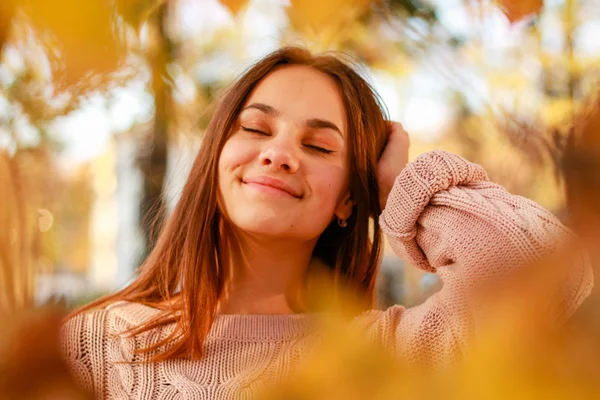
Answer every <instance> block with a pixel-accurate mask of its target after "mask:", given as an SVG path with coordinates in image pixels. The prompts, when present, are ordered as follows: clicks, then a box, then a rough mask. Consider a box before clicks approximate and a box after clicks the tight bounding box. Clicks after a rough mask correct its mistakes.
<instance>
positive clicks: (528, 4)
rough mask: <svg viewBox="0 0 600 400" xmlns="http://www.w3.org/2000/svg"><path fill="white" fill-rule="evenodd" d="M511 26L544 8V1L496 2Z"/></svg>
mask: <svg viewBox="0 0 600 400" xmlns="http://www.w3.org/2000/svg"><path fill="white" fill-rule="evenodd" d="M495 2H496V4H498V5H499V6H500V8H501V9H502V11H504V14H506V16H507V17H508V20H509V21H510V23H511V24H513V23H515V22H518V21H520V20H522V19H523V18H525V17H527V16H529V15H531V14H538V13H539V12H540V11H541V10H542V8H543V7H544V0H496V1H495Z"/></svg>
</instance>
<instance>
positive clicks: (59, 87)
mask: <svg viewBox="0 0 600 400" xmlns="http://www.w3.org/2000/svg"><path fill="white" fill-rule="evenodd" d="M283 44H296V45H301V46H305V47H307V48H309V49H311V50H313V51H315V52H321V51H341V52H343V53H346V54H348V55H349V56H351V57H352V58H353V59H354V60H355V61H356V62H357V63H359V64H360V66H361V70H362V72H363V73H364V74H365V75H366V76H368V79H369V80H370V82H372V84H373V86H374V87H375V88H376V90H377V91H378V93H379V94H380V95H381V97H382V99H383V101H384V103H385V104H386V106H387V108H388V110H389V113H390V116H391V117H392V119H394V120H397V121H400V122H402V124H403V125H404V127H405V128H406V130H407V131H408V132H409V133H410V136H411V142H412V145H411V146H412V147H411V158H414V157H415V156H416V155H418V154H420V153H422V152H424V151H427V150H430V149H433V148H443V149H446V150H449V151H453V152H455V153H457V154H460V155H463V156H464V157H466V158H467V159H469V160H471V161H473V162H476V163H479V164H481V165H483V166H484V168H485V169H486V170H487V171H488V173H489V175H490V176H491V178H492V180H494V181H496V182H498V183H500V184H502V185H503V186H505V187H506V188H507V189H508V190H509V191H511V192H512V193H515V194H520V195H523V196H526V197H529V198H531V199H533V200H535V201H537V202H539V203H540V204H542V205H543V206H544V207H546V208H548V209H550V210H551V211H552V212H554V213H556V214H557V215H558V216H559V217H560V218H561V219H563V220H565V221H566V220H568V217H569V212H568V209H567V207H566V201H565V195H564V192H565V191H564V185H563V181H562V179H561V171H560V167H559V164H560V163H559V162H558V159H559V158H560V149H561V144H563V143H564V142H565V140H566V137H567V134H568V132H569V126H570V125H571V124H572V121H573V118H574V116H575V115H578V114H580V113H582V112H584V111H585V110H583V109H585V107H586V104H589V103H590V101H589V99H590V98H593V97H594V95H595V93H596V92H597V90H598V87H599V86H598V85H599V82H600V2H598V1H597V0H545V1H542V0H514V1H509V0H497V1H490V0H372V1H371V0H320V1H317V0H112V1H109V0H86V1H83V2H82V1H78V0H54V1H52V2H50V1H45V0H2V1H1V4H0V48H1V53H0V218H1V219H0V266H1V267H2V268H0V308H8V309H14V308H18V307H21V306H28V305H33V304H41V303H44V302H47V301H50V300H52V301H53V300H55V299H62V300H64V301H66V302H67V304H69V305H70V306H73V305H77V304H82V303H84V302H87V301H89V300H91V299H94V298H96V297H97V296H99V295H101V294H104V293H107V292H110V291H114V290H115V289H117V288H120V287H123V285H125V284H126V283H127V282H128V281H129V280H130V279H131V278H132V277H133V276H134V275H135V270H136V267H137V266H138V265H139V264H140V262H141V260H143V258H144V256H145V255H146V254H147V252H148V249H149V247H150V246H151V243H152V237H153V233H152V230H151V227H150V226H149V224H148V223H147V221H149V220H150V219H151V218H152V217H153V216H155V214H156V213H157V212H158V213H162V214H163V215H167V214H168V212H169V210H170V209H172V207H173V205H174V204H175V202H176V201H177V198H178V194H179V192H180V190H181V188H182V185H183V183H184V181H185V179H186V176H187V172H188V170H189V168H190V166H191V163H192V160H193V158H194V156H195V154H196V151H197V150H198V148H199V146H200V144H201V142H202V134H203V130H204V128H205V127H206V125H207V122H208V120H209V119H210V116H211V104H212V102H213V100H214V99H215V97H216V96H218V94H219V93H220V91H221V90H222V89H223V88H225V87H226V86H227V85H228V84H229V83H230V82H231V81H232V80H233V79H235V77H236V76H238V75H239V74H240V73H241V72H242V71H244V70H245V69H246V68H247V67H248V66H250V65H251V64H252V63H253V62H254V61H256V60H258V59H259V58H261V57H262V56H264V55H266V54H267V53H269V52H271V51H272V50H275V49H277V48H278V47H279V46H281V45H283ZM190 218H193V216H190ZM438 286H439V283H438V282H437V278H435V276H433V275H428V274H424V273H422V272H419V271H417V270H416V269H415V268H412V267H411V266H409V265H404V264H403V263H402V262H401V260H399V259H398V258H397V257H396V256H394V255H393V254H391V252H390V251H389V250H388V249H386V252H385V256H384V259H383V265H382V269H381V273H380V276H379V292H378V293H379V306H381V307H385V306H388V305H390V304H393V303H401V304H405V305H413V304H416V303H418V302H420V301H422V300H423V298H425V297H426V296H427V295H428V294H430V293H431V292H433V291H435V290H436V289H437V288H438Z"/></svg>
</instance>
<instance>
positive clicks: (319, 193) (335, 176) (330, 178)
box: [311, 166, 347, 207]
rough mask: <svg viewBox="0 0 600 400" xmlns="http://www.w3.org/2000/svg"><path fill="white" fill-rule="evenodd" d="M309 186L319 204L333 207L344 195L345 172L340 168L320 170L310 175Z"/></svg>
mask: <svg viewBox="0 0 600 400" xmlns="http://www.w3.org/2000/svg"><path fill="white" fill-rule="evenodd" d="M311 186H312V188H313V190H314V194H315V195H316V196H315V197H316V199H317V200H319V202H320V203H322V204H327V205H328V206H329V207H333V206H335V205H337V203H338V202H339V201H340V200H341V199H342V198H343V196H344V194H345V190H344V189H345V187H346V186H347V185H346V171H345V169H344V168H343V167H340V166H328V167H326V168H322V169H320V171H318V172H315V173H314V174H312V185H311Z"/></svg>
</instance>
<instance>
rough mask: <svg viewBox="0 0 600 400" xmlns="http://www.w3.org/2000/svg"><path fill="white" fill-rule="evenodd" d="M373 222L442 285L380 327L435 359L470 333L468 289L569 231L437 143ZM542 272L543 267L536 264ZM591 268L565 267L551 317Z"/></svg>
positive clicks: (565, 309) (574, 298) (411, 352)
mask: <svg viewBox="0 0 600 400" xmlns="http://www.w3.org/2000/svg"><path fill="white" fill-rule="evenodd" d="M380 225H381V227H382V230H383V231H384V233H385V234H386V236H387V237H388V239H389V241H390V245H391V247H392V249H393V250H394V251H395V253H396V254H398V255H399V256H400V257H401V258H403V259H404V260H405V261H407V262H409V263H410V264H412V265H414V266H416V267H418V268H421V269H423V270H425V271H429V272H434V273H436V274H437V275H438V276H439V277H440V279H441V280H442V282H443V287H442V289H441V290H440V291H439V292H438V293H436V294H434V295H433V296H431V297H430V298H429V299H427V300H426V301H425V302H424V303H423V304H421V305H419V306H416V307H413V308H410V309H407V310H404V309H403V308H401V307H398V306H395V307H392V308H390V309H388V310H387V311H386V312H384V316H383V318H382V322H383V324H384V325H385V327H387V328H385V327H381V326H380V327H379V329H381V330H383V331H385V330H386V329H389V330H391V332H390V331H389V330H388V332H387V333H384V332H382V334H385V335H387V336H388V338H389V339H391V340H393V341H395V343H396V346H399V347H400V349H399V350H400V353H401V354H404V355H405V356H407V357H408V358H409V359H412V358H419V359H424V360H427V361H429V362H431V363H435V364H437V363H439V362H443V361H444V360H447V359H448V358H453V356H456V355H457V354H460V353H461V352H462V350H463V349H464V348H465V347H464V346H465V345H466V344H467V342H468V341H469V338H470V337H471V335H472V334H473V332H474V328H475V326H474V318H473V317H474V313H473V311H474V310H473V309H472V307H471V306H470V305H469V301H468V294H469V293H470V291H471V290H472V289H474V288H476V287H478V285H481V284H482V283H483V282H489V281H490V280H495V278H499V277H501V276H505V275H507V274H508V273H510V272H511V271H512V270H514V269H515V268H517V267H518V266H519V265H523V264H524V263H528V262H534V261H536V260H538V259H539V258H540V257H543V256H544V255H546V254H549V252H550V251H552V250H553V249H555V248H556V244H557V243H558V242H559V241H560V240H563V239H566V238H568V237H569V236H570V235H572V234H571V233H570V231H568V229H567V228H565V227H564V226H563V225H562V224H561V223H560V222H559V221H558V220H557V219H556V218H555V217H554V216H553V215H552V214H551V213H550V212H548V211H547V210H545V209H543V208H542V207H541V206H539V205H538V204H536V203H535V202H533V201H531V200H528V199H526V198H523V197H520V196H516V195H511V194H510V193H508V192H507V191H506V190H505V189H504V188H502V187H501V186H499V185H497V184H494V183H492V182H489V181H488V177H487V174H486V173H485V171H484V170H483V169H482V168H481V166H479V165H477V164H473V163H470V162H468V161H466V160H464V159H462V158H461V157H459V156H457V155H454V154H451V153H447V152H444V151H440V150H436V151H432V152H429V153H425V154H423V155H421V156H420V157H419V158H417V159H416V160H415V161H414V162H412V163H410V164H408V165H407V167H406V168H405V169H404V170H403V171H402V173H401V174H400V175H399V176H398V177H397V178H396V181H395V183H394V186H393V188H392V191H391V193H390V195H389V197H388V200H387V204H386V207H385V209H384V211H383V213H382V214H381V216H380ZM540 273H543V270H542V271H540ZM592 284H593V277H592V272H591V267H590V265H589V262H588V261H587V259H586V258H584V257H581V258H580V259H579V260H578V261H577V262H576V263H575V265H572V266H569V270H568V277H567V279H566V280H565V281H564V282H562V283H561V285H562V286H563V287H561V288H560V290H559V292H560V293H561V297H562V298H561V299H559V301H558V302H556V303H554V302H553V303H552V306H553V307H555V308H554V309H553V312H555V313H556V316H557V317H560V318H566V317H568V316H570V315H571V314H572V313H573V312H574V311H575V309H576V308H577V307H578V306H579V305H580V304H581V302H582V301H583V299H584V298H585V297H586V296H588V295H589V293H590V291H591V288H592Z"/></svg>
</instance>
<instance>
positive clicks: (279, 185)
mask: <svg viewBox="0 0 600 400" xmlns="http://www.w3.org/2000/svg"><path fill="white" fill-rule="evenodd" d="M240 182H241V183H243V184H244V185H247V186H249V187H251V188H253V189H256V190H259V191H261V192H263V193H269V194H274V195H280V196H281V195H284V196H286V197H293V198H295V199H300V198H302V195H301V194H300V193H298V192H297V191H296V190H295V189H293V188H291V187H290V186H289V185H287V184H286V183H284V182H282V181H280V180H277V179H273V178H268V177H255V178H248V179H246V180H244V179H240Z"/></svg>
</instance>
